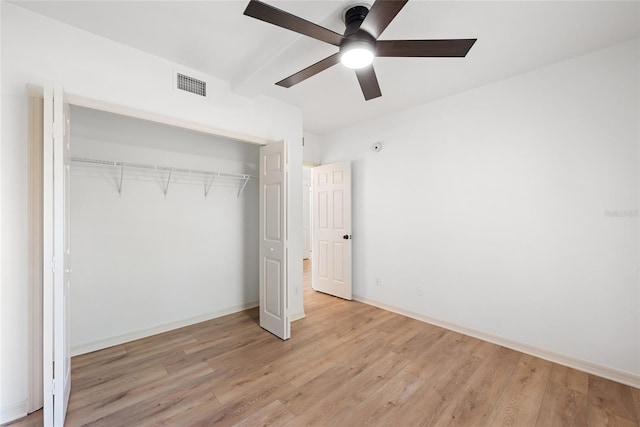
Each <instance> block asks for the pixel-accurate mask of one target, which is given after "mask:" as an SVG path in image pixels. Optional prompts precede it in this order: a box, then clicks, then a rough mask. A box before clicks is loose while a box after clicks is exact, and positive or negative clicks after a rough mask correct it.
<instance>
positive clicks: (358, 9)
mask: <svg viewBox="0 0 640 427" xmlns="http://www.w3.org/2000/svg"><path fill="white" fill-rule="evenodd" d="M368 13H369V8H368V7H366V6H361V5H357V6H353V7H350V8H349V9H347V10H346V11H345V13H344V23H345V25H346V27H347V28H346V30H345V32H344V39H343V40H342V43H341V44H340V51H341V52H342V51H345V50H348V49H353V48H357V47H366V48H367V49H368V50H371V51H372V52H375V46H376V39H375V38H373V37H372V36H371V35H370V34H369V33H367V32H365V31H363V30H361V29H360V26H361V25H362V22H363V21H364V18H366V17H367V14H368Z"/></svg>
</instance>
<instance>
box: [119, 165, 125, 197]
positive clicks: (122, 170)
mask: <svg viewBox="0 0 640 427" xmlns="http://www.w3.org/2000/svg"><path fill="white" fill-rule="evenodd" d="M123 177H124V166H120V182H119V183H118V196H122V178H123Z"/></svg>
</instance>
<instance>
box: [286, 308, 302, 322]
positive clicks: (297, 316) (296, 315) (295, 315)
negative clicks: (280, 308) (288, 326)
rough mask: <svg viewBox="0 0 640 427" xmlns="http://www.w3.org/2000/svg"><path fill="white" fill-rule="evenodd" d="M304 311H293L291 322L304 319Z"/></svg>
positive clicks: (290, 316) (290, 317)
mask: <svg viewBox="0 0 640 427" xmlns="http://www.w3.org/2000/svg"><path fill="white" fill-rule="evenodd" d="M304 316H305V314H304V311H299V312H297V313H293V314H290V315H289V320H290V321H291V322H295V321H296V320H300V319H304Z"/></svg>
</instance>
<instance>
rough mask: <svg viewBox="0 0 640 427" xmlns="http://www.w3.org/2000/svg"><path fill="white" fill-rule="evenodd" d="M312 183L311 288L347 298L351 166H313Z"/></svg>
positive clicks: (349, 279) (348, 292) (349, 282)
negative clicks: (313, 216)
mask: <svg viewBox="0 0 640 427" xmlns="http://www.w3.org/2000/svg"><path fill="white" fill-rule="evenodd" d="M313 180H314V181H313V200H314V214H315V218H314V236H313V239H314V245H313V263H312V270H313V273H312V277H313V279H312V280H313V281H312V286H313V289H315V290H317V291H321V292H325V293H327V294H331V295H335V296H337V297H341V298H345V299H351V296H352V290H351V164H350V163H348V162H345V163H335V164H330V165H324V166H319V167H316V168H314V171H313ZM345 236H346V238H345Z"/></svg>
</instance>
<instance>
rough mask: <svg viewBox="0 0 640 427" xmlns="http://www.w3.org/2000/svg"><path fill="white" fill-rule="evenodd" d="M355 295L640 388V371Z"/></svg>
mask: <svg viewBox="0 0 640 427" xmlns="http://www.w3.org/2000/svg"><path fill="white" fill-rule="evenodd" d="M353 299H354V300H356V301H359V302H362V303H365V304H368V305H372V306H374V307H378V308H382V309H383V310H387V311H391V312H393V313H397V314H401V315H403V316H406V317H410V318H412V319H416V320H419V321H421V322H425V323H429V324H431V325H435V326H439V327H441V328H445V329H449V330H452V331H455V332H459V333H461V334H464V335H468V336H470V337H474V338H478V339H481V340H483V341H488V342H490V343H493V344H497V345H500V346H503V347H507V348H510V349H512V350H516V351H519V352H521V353H526V354H529V355H531V356H535V357H539V358H541V359H545V360H548V361H550V362H553V363H557V364H559V365H563V366H567V367H569V368H573V369H577V370H579V371H583V372H586V373H589V374H593V375H597V376H599V377H603V378H607V379H609V380H612V381H616V382H619V383H622V384H626V385H629V386H631V387H635V388H640V375H637V374H634V373H631V372H627V371H622V370H619V369H616V368H611V367H609V366H603V365H599V364H596V363H593V362H588V361H586V360H582V359H578V358H575V357H572V356H567V355H566V354H562V353H556V352H554V351H550V350H546V349H544V348H539V347H535V346H532V345H529V344H525V343H521V342H518V341H513V340H511V339H508V338H504V337H501V336H498V335H494V334H490V333H487V332H482V331H478V330H476V329H472V328H468V327H465V326H461V325H457V324H455V323H451V322H448V321H446V320H441V319H437V318H434V317H430V316H425V315H423V314H419V313H415V312H412V311H410V310H405V309H402V308H398V307H394V306H390V305H387V304H384V303H381V302H378V301H374V300H370V299H368V298H364V297H361V296H356V295H354V296H353Z"/></svg>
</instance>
